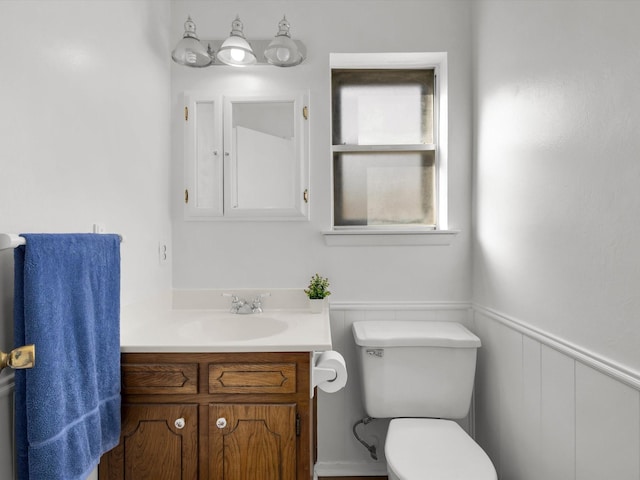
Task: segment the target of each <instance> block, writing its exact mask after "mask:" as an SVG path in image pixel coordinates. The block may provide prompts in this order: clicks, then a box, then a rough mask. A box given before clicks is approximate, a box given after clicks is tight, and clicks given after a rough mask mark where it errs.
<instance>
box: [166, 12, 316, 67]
mask: <svg viewBox="0 0 640 480" xmlns="http://www.w3.org/2000/svg"><path fill="white" fill-rule="evenodd" d="M290 28H291V26H290V24H289V22H288V20H287V18H286V16H283V18H282V20H280V22H279V23H278V33H277V34H276V35H275V37H274V38H273V39H271V40H251V43H249V41H248V40H247V38H246V37H245V34H244V25H243V23H242V21H241V20H240V17H239V16H236V18H235V20H234V21H233V22H232V23H231V33H230V34H229V36H228V37H227V38H226V39H225V40H224V41H223V40H203V41H202V43H201V42H200V40H199V39H198V37H197V35H196V25H195V22H194V21H193V20H191V17H190V16H189V17H188V18H187V21H186V22H185V23H184V35H183V38H182V39H181V40H180V42H178V45H177V46H176V48H175V49H174V50H173V52H172V54H171V58H173V60H174V61H175V62H176V63H178V64H180V65H183V66H186V67H208V66H221V65H222V66H225V65H231V66H234V67H244V66H249V65H273V66H276V67H293V66H295V65H299V64H300V63H302V62H303V61H304V59H305V57H306V47H305V46H304V44H303V43H302V42H301V41H299V40H293V39H292V38H291V33H290ZM203 43H206V44H207V47H206V48H205V47H204V45H203ZM214 52H216V53H214Z"/></svg>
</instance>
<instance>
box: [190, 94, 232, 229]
mask: <svg viewBox="0 0 640 480" xmlns="http://www.w3.org/2000/svg"><path fill="white" fill-rule="evenodd" d="M184 100H185V113H184V122H185V128H184V136H185V143H184V155H185V169H184V175H185V192H184V207H185V210H184V213H185V218H186V219H188V220H200V219H204V218H216V217H222V215H223V158H222V106H221V102H220V100H219V99H218V98H215V97H214V98H211V97H204V96H191V95H189V94H185V97H184Z"/></svg>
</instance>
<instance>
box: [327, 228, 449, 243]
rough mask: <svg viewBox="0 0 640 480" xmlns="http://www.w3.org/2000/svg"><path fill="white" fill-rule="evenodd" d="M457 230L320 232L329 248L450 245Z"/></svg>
mask: <svg viewBox="0 0 640 480" xmlns="http://www.w3.org/2000/svg"><path fill="white" fill-rule="evenodd" d="M459 233H460V231H459V230H428V231H415V230H403V231H393V232H391V231H384V230H367V231H365V230H328V231H324V232H322V235H323V236H324V241H325V243H326V244H327V245H329V246H357V245H370V246H377V245H433V246H443V245H445V246H446V245H451V243H452V242H453V240H454V239H455V238H456V236H457V235H458V234H459Z"/></svg>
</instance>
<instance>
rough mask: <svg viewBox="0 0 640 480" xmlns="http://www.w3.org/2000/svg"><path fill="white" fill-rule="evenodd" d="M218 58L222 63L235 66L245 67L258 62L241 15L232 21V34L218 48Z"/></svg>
mask: <svg viewBox="0 0 640 480" xmlns="http://www.w3.org/2000/svg"><path fill="white" fill-rule="evenodd" d="M216 58H217V59H218V60H220V61H221V62H222V63H226V64H227V65H232V66H234V67H244V66H246V65H252V64H254V63H256V56H255V54H254V53H253V49H252V48H251V45H249V42H247V39H246V38H245V36H244V33H243V31H242V22H241V21H240V17H236V19H235V20H234V21H233V22H232V23H231V34H230V35H229V38H227V39H226V40H225V41H224V42H223V43H222V46H221V47H220V50H218V54H217V55H216Z"/></svg>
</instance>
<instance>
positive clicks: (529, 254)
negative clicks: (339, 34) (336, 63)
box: [473, 1, 640, 480]
mask: <svg viewBox="0 0 640 480" xmlns="http://www.w3.org/2000/svg"><path fill="white" fill-rule="evenodd" d="M638 18H640V3H638V2H629V1H572V2H543V1H519V2H507V1H486V2H479V3H478V4H476V5H475V7H474V28H475V33H474V36H473V45H474V51H473V59H474V74H475V81H474V87H475V119H476V128H475V134H476V138H475V141H476V161H475V174H476V178H475V198H474V200H475V209H476V212H475V213H476V218H475V225H476V234H477V237H476V239H475V241H474V249H473V258H474V263H473V265H474V281H473V292H474V293H473V301H474V304H475V306H476V308H477V310H478V314H477V315H476V323H477V329H478V332H479V334H480V336H481V337H484V340H485V346H484V348H483V350H482V352H481V360H480V362H479V375H478V409H477V419H478V438H479V439H480V440H481V443H482V444H483V445H484V446H485V447H487V449H488V451H489V452H490V454H491V455H492V458H493V459H494V461H495V462H496V464H497V465H498V467H499V473H500V478H501V479H506V480H508V479H539V478H549V479H555V478H557V479H566V478H580V479H588V478H593V479H596V478H605V477H606V478H617V479H626V478H634V479H636V480H637V478H638V476H639V475H640V474H639V473H638V469H639V466H638V454H639V451H638V450H639V448H638V436H639V435H640V425H639V421H638V416H639V408H640V407H639V399H638V391H637V389H638V385H640V381H639V379H640V357H639V356H638V344H639V341H640V329H638V318H639V316H640V296H639V295H638V291H639V287H640V255H638V252H637V246H638V245H639V244H640V224H639V223H638V212H639V211H640V189H638V185H639V184H640V163H638V151H639V150H640V139H639V137H638V135H637V133H636V131H635V130H636V127H637V125H638V124H639V123H640V96H638V95H637V78H638V77H639V76H640V57H639V56H638V52H637V45H638V44H639V43H640V31H639V30H638V29H637V19H638ZM621 379H622V380H621ZM600 432H601V433H600ZM564 440H566V441H564Z"/></svg>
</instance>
